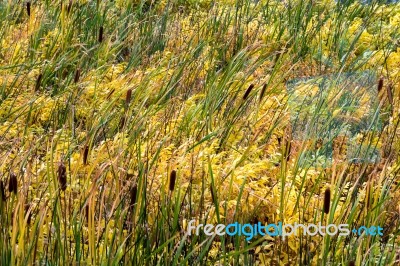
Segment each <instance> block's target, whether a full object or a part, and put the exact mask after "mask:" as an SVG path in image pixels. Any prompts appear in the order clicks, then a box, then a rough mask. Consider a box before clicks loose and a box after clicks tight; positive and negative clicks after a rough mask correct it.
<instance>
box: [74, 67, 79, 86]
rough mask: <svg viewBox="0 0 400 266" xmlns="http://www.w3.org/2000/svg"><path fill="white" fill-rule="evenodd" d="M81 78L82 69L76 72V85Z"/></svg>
mask: <svg viewBox="0 0 400 266" xmlns="http://www.w3.org/2000/svg"><path fill="white" fill-rule="evenodd" d="M80 76H81V71H80V69H79V68H78V69H76V71H75V77H74V83H78V81H79V78H80Z"/></svg>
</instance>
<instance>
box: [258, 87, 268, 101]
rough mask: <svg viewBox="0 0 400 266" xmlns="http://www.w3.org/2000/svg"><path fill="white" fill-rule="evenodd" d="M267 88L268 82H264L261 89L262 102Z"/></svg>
mask: <svg viewBox="0 0 400 266" xmlns="http://www.w3.org/2000/svg"><path fill="white" fill-rule="evenodd" d="M266 90H267V84H264V85H263V87H262V89H261V93H260V100H259V101H260V102H261V100H262V98H263V97H264V94H265V91H266Z"/></svg>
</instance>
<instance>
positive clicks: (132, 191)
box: [129, 185, 137, 207]
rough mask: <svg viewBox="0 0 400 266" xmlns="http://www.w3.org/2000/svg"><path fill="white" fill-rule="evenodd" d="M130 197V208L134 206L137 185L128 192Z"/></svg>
mask: <svg viewBox="0 0 400 266" xmlns="http://www.w3.org/2000/svg"><path fill="white" fill-rule="evenodd" d="M130 194H131V195H130V196H131V201H130V205H129V206H130V207H132V206H133V205H135V204H136V195H137V185H134V186H133V187H132V188H131V191H130Z"/></svg>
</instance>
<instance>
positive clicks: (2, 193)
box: [0, 180, 7, 201]
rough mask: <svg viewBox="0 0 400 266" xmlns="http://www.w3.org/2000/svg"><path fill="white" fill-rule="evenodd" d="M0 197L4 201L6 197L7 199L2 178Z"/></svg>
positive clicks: (0, 181)
mask: <svg viewBox="0 0 400 266" xmlns="http://www.w3.org/2000/svg"><path fill="white" fill-rule="evenodd" d="M0 194H1V195H0V198H1V199H2V200H3V201H6V199H7V197H6V189H5V187H4V182H3V180H0Z"/></svg>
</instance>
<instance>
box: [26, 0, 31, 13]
mask: <svg viewBox="0 0 400 266" xmlns="http://www.w3.org/2000/svg"><path fill="white" fill-rule="evenodd" d="M26 13H27V14H28V17H30V16H31V2H27V3H26Z"/></svg>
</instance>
